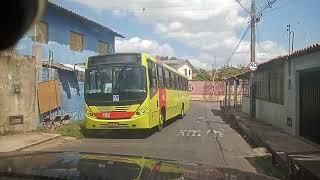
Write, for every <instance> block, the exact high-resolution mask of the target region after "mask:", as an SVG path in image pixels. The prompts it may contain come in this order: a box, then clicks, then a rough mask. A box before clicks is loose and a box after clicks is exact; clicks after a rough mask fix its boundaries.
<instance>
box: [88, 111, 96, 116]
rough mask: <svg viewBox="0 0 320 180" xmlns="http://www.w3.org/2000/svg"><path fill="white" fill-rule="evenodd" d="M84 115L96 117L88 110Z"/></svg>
mask: <svg viewBox="0 0 320 180" xmlns="http://www.w3.org/2000/svg"><path fill="white" fill-rule="evenodd" d="M86 114H87V115H88V116H90V117H96V116H95V115H94V114H93V112H91V111H90V110H86Z"/></svg>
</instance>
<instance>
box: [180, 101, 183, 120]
mask: <svg viewBox="0 0 320 180" xmlns="http://www.w3.org/2000/svg"><path fill="white" fill-rule="evenodd" d="M183 116H184V104H182V106H181V111H180V114H179V118H180V119H183Z"/></svg>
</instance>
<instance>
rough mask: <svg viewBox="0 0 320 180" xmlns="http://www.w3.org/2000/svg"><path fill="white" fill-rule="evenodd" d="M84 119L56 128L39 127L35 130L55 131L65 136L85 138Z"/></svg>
mask: <svg viewBox="0 0 320 180" xmlns="http://www.w3.org/2000/svg"><path fill="white" fill-rule="evenodd" d="M84 129H85V128H84V121H83V120H81V121H71V122H70V123H69V124H65V125H62V127H61V128H57V129H55V130H50V129H45V128H38V129H36V130H35V132H46V133H55V134H61V135H63V136H71V137H75V138H78V139H82V138H84Z"/></svg>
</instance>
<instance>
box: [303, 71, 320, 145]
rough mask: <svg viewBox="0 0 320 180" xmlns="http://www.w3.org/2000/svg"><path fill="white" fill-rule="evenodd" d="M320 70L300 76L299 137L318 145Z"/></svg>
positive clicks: (319, 139) (319, 141) (319, 140)
mask: <svg viewBox="0 0 320 180" xmlns="http://www.w3.org/2000/svg"><path fill="white" fill-rule="evenodd" d="M319 130H320V70H317V71H308V72H302V73H301V75H300V135H301V136H303V137H305V138H307V139H310V140H312V141H314V142H317V143H320V133H319Z"/></svg>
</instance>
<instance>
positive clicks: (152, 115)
mask: <svg viewBox="0 0 320 180" xmlns="http://www.w3.org/2000/svg"><path fill="white" fill-rule="evenodd" d="M148 76H149V98H150V101H149V103H150V104H149V110H150V111H149V119H150V125H151V127H154V126H155V125H158V123H159V91H158V81H157V67H156V64H155V63H154V62H153V61H151V60H148Z"/></svg>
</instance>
